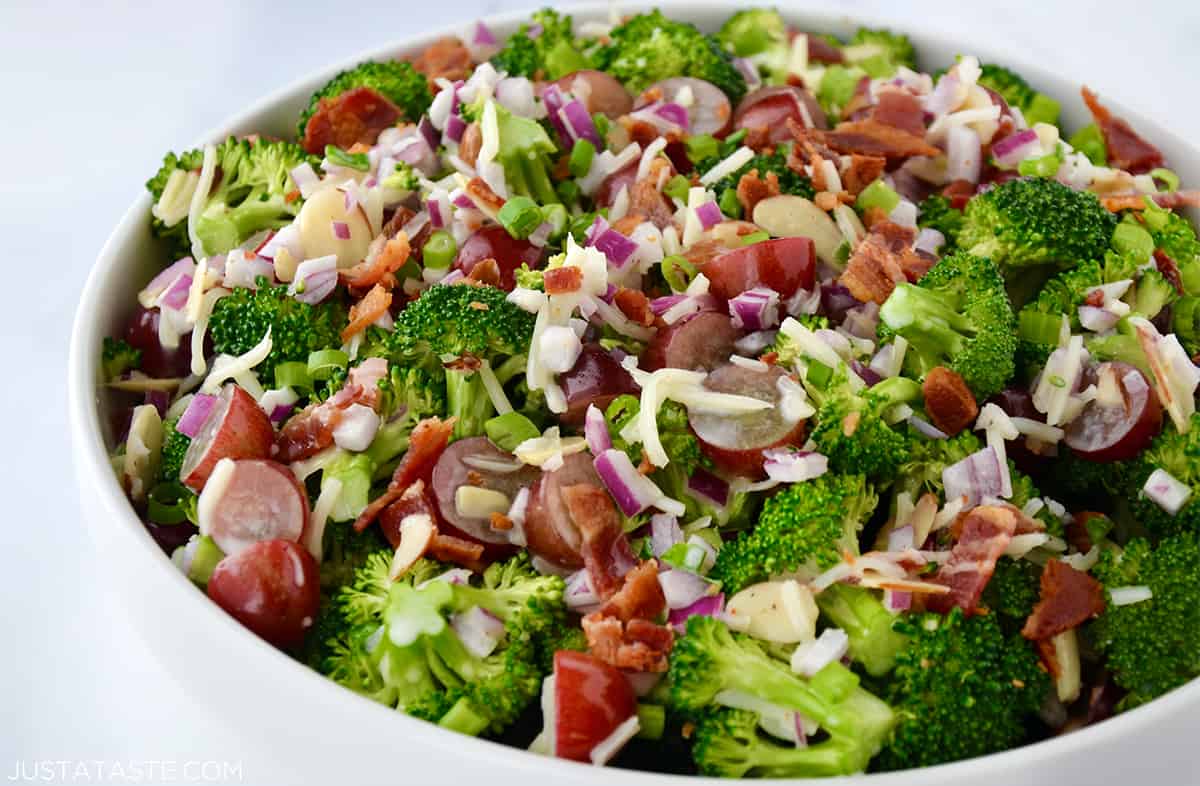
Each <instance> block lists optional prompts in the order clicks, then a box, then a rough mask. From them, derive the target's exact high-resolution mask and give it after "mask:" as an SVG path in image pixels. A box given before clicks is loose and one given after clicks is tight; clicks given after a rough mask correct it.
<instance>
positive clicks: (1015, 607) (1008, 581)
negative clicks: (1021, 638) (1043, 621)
mask: <svg viewBox="0 0 1200 786" xmlns="http://www.w3.org/2000/svg"><path fill="white" fill-rule="evenodd" d="M1041 578H1042V568H1041V566H1040V565H1037V564H1035V563H1033V562H1030V561H1029V560H1027V559H1013V558H1011V557H1001V558H1000V559H999V560H997V561H996V570H995V571H994V572H993V573H992V577H991V579H989V580H988V583H987V586H986V587H984V589H983V601H982V602H983V606H984V607H986V608H987V609H988V610H989V611H991V612H992V613H993V614H995V615H997V616H998V617H999V622H1000V627H1001V628H1002V629H1003V630H1004V634H1005V635H1006V636H1010V635H1013V634H1016V633H1020V632H1021V628H1022V627H1024V625H1025V620H1027V619H1029V615H1030V614H1032V613H1033V607H1034V606H1035V605H1037V602H1038V599H1039V598H1040V597H1041Z"/></svg>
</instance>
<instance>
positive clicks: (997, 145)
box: [992, 128, 1042, 169]
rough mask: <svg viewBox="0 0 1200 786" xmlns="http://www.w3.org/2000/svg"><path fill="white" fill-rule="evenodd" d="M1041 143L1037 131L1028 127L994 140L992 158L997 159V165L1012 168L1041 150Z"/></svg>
mask: <svg viewBox="0 0 1200 786" xmlns="http://www.w3.org/2000/svg"><path fill="white" fill-rule="evenodd" d="M1041 144H1042V143H1041V140H1039V139H1038V135H1037V132H1036V131H1034V130H1033V129H1030V128H1027V129H1025V130H1024V131H1018V132H1016V133H1015V134H1009V135H1008V136H1006V137H1004V138H1003V139H1001V140H999V141H998V142H993V143H992V158H993V159H994V160H995V161H996V165H997V166H1000V167H1002V168H1004V169H1012V168H1014V167H1016V166H1017V164H1019V163H1021V162H1022V161H1024V160H1025V159H1026V158H1029V156H1030V155H1032V154H1033V153H1034V152H1036V151H1039V150H1040V149H1041Z"/></svg>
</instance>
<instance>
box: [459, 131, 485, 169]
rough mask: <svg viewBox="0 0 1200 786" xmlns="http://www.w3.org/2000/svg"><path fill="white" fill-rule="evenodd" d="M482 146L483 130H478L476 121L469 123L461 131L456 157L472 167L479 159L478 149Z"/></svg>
mask: <svg viewBox="0 0 1200 786" xmlns="http://www.w3.org/2000/svg"><path fill="white" fill-rule="evenodd" d="M482 147H483V131H482V130H480V128H479V124H478V123H471V124H470V125H468V126H467V127H466V129H465V130H464V131H463V135H462V139H461V140H460V141H459V143H458V157H459V158H461V159H462V160H463V161H464V162H465V163H466V164H467V165H468V166H471V167H474V166H475V162H476V161H477V160H479V150H480V149H481V148H482Z"/></svg>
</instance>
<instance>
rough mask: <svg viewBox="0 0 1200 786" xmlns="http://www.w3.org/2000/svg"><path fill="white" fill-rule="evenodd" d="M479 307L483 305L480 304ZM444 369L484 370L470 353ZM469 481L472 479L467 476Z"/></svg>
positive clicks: (447, 364) (481, 362)
mask: <svg viewBox="0 0 1200 786" xmlns="http://www.w3.org/2000/svg"><path fill="white" fill-rule="evenodd" d="M479 305H481V306H482V305H483V303H480V304H479ZM442 368H446V369H450V370H451V371H466V372H468V373H469V372H472V371H478V370H479V369H481V368H483V361H482V360H480V359H479V358H477V357H475V356H474V355H472V354H471V353H470V352H464V353H462V354H461V355H459V356H458V357H456V358H452V359H450V360H447V361H446V362H444V363H442ZM467 477H468V479H469V478H470V477H471V476H470V473H468V474H467ZM476 485H479V484H476Z"/></svg>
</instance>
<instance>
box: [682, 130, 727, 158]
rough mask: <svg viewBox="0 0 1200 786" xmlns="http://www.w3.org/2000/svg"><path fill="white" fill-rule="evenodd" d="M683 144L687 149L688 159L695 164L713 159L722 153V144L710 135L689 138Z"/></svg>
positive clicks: (697, 135)
mask: <svg viewBox="0 0 1200 786" xmlns="http://www.w3.org/2000/svg"><path fill="white" fill-rule="evenodd" d="M683 144H684V147H686V148H687V157H688V158H690V159H691V160H692V163H694V164H698V163H700V162H701V161H703V160H704V159H706V158H712V157H713V156H715V155H717V154H718V153H720V152H721V143H720V142H718V141H717V139H716V138H715V137H712V136H709V135H708V134H696V135H694V136H689V137H688V138H687V139H686V140H685V141H684V143H683Z"/></svg>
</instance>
